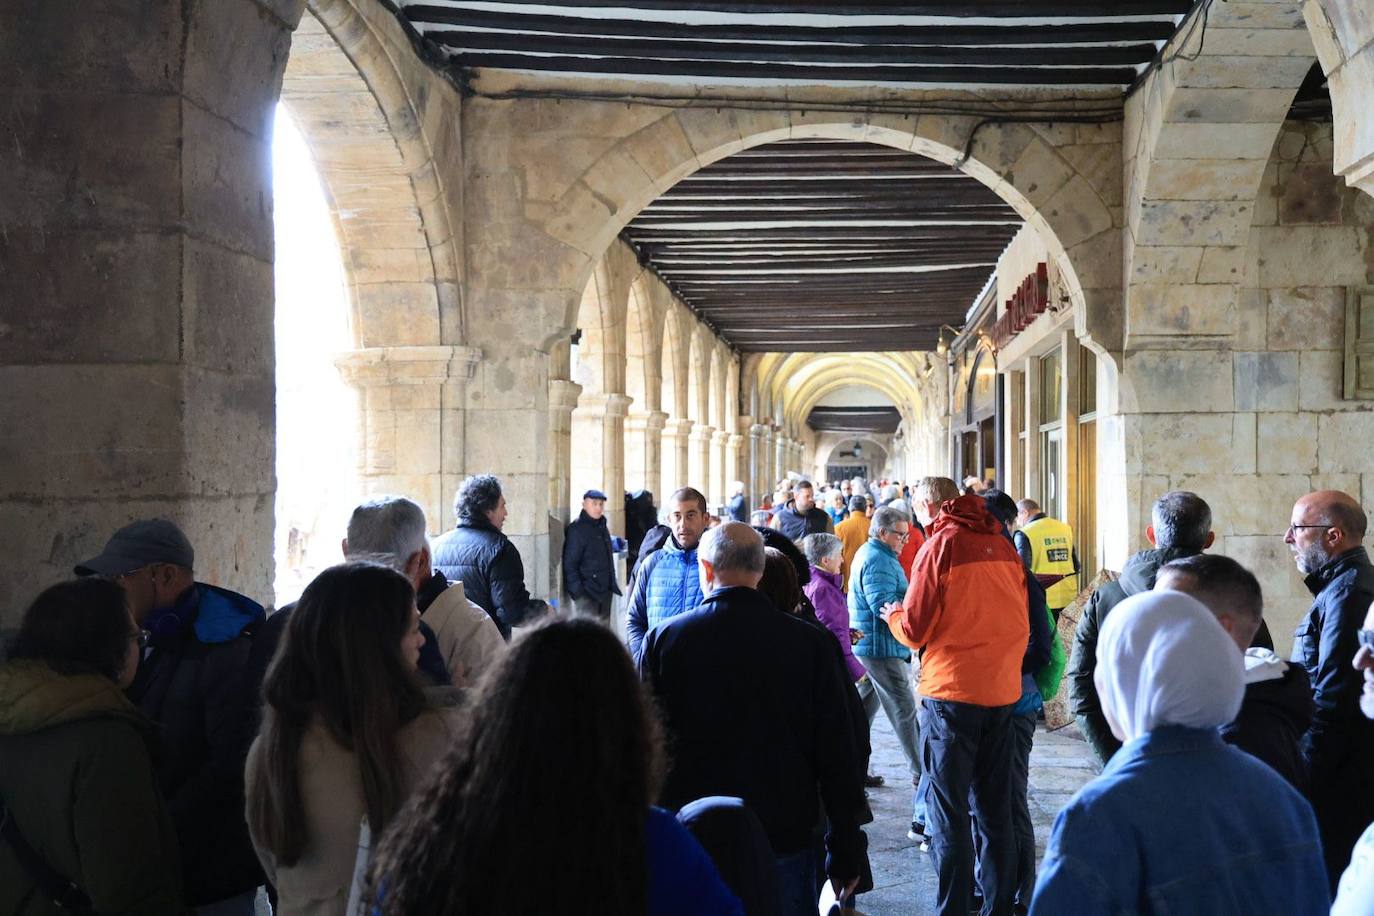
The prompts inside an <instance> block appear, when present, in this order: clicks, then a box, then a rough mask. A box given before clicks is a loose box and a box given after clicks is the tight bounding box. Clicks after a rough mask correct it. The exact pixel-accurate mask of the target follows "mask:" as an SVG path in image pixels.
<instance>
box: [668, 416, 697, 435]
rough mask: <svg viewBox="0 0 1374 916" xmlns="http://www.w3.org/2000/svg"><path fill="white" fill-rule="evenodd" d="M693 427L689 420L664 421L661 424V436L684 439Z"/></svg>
mask: <svg viewBox="0 0 1374 916" xmlns="http://www.w3.org/2000/svg"><path fill="white" fill-rule="evenodd" d="M693 425H694V424H693V423H692V421H691V420H680V419H678V420H673V419H670V420H665V421H664V423H663V435H665V436H681V437H682V438H686V437H687V436H688V435H689V434H690V433H691V432H692V426H693Z"/></svg>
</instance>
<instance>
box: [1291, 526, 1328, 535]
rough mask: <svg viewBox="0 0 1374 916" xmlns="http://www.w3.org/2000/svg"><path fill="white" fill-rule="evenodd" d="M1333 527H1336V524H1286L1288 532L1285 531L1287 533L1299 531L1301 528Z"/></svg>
mask: <svg viewBox="0 0 1374 916" xmlns="http://www.w3.org/2000/svg"><path fill="white" fill-rule="evenodd" d="M1334 527H1336V526H1335V525H1289V526H1288V532H1287V533H1288V534H1292V533H1293V532H1294V531H1300V530H1302V529H1303V528H1334Z"/></svg>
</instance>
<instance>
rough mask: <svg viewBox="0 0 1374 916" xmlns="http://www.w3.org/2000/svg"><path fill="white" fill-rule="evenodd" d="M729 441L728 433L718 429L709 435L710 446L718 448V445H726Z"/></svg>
mask: <svg viewBox="0 0 1374 916" xmlns="http://www.w3.org/2000/svg"><path fill="white" fill-rule="evenodd" d="M729 441H730V433H728V432H726V431H725V430H723V429H718V430H716V431H715V432H713V433H711V444H712V445H717V446H719V445H724V444H725V443H727V442H729Z"/></svg>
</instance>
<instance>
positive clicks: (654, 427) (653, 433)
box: [625, 410, 668, 505]
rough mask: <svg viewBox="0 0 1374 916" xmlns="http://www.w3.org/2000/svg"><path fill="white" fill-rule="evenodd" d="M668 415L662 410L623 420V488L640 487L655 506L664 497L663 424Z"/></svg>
mask: <svg viewBox="0 0 1374 916" xmlns="http://www.w3.org/2000/svg"><path fill="white" fill-rule="evenodd" d="M667 419H668V415H667V414H666V413H664V412H663V411H661V410H653V411H650V412H648V413H632V414H630V415H629V416H628V417H626V418H625V488H626V489H627V490H629V491H630V492H634V491H635V490H638V489H640V488H643V489H645V490H648V491H649V492H650V493H652V494H654V504H655V505H657V504H659V503H660V502H661V501H662V500H663V497H664V496H665V495H666V494H665V493H663V492H662V489H663V487H662V481H663V457H662V455H663V424H664V422H666V421H667Z"/></svg>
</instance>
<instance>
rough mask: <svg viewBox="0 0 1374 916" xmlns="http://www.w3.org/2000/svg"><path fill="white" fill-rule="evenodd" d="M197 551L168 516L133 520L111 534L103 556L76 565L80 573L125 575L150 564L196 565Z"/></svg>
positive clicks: (79, 574) (189, 567) (88, 574)
mask: <svg viewBox="0 0 1374 916" xmlns="http://www.w3.org/2000/svg"><path fill="white" fill-rule="evenodd" d="M195 555H196V554H195V551H194V550H193V549H191V542H190V541H188V540H187V539H186V535H184V534H182V532H181V529H180V528H178V527H177V526H176V525H174V524H172V523H171V522H169V521H167V520H166V519H165V518H145V519H139V520H138V521H136V522H130V523H129V524H127V525H125V526H124V527H123V528H120V529H119V530H118V531H116V532H115V533H114V535H113V536H111V537H110V541H109V543H107V544H106V545H105V549H104V550H102V551H101V552H100V555H99V556H97V557H93V558H92V559H89V560H87V561H86V562H84V563H78V564H77V565H76V570H75V571H76V574H77V575H78V576H122V575H124V574H125V573H131V572H133V571H134V570H136V569H142V568H143V567H145V566H147V565H149V564H150V563H172V564H175V565H177V566H184V567H186V568H187V569H192V568H193V563H194V561H195Z"/></svg>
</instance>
